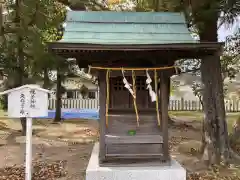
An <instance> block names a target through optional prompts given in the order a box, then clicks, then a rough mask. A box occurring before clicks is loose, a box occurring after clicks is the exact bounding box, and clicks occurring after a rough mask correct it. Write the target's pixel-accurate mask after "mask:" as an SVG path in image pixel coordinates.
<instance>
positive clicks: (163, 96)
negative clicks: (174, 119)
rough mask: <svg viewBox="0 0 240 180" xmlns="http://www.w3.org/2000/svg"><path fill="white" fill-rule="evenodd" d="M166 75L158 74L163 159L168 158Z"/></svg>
mask: <svg viewBox="0 0 240 180" xmlns="http://www.w3.org/2000/svg"><path fill="white" fill-rule="evenodd" d="M167 81H168V80H167V75H166V74H165V73H164V71H163V72H161V75H160V109H161V120H162V123H161V128H162V133H163V155H164V159H165V160H169V158H170V157H169V146H168V91H167V90H168V82H167Z"/></svg>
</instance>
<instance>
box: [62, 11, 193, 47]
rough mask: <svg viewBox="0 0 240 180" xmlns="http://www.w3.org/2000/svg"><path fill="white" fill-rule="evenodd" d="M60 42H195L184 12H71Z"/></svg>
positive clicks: (124, 43) (123, 43)
mask: <svg viewBox="0 0 240 180" xmlns="http://www.w3.org/2000/svg"><path fill="white" fill-rule="evenodd" d="M58 42H64V43H79V44H103V45H106V44H108V45H114V44H120V45H129V44H136V45H140V44H175V43H196V42H197V41H196V40H195V39H194V38H193V37H192V36H191V32H190V31H189V30H188V28H187V23H186V20H185V17H184V15H183V13H174V12H112V11H68V12H67V17H66V26H65V30H64V34H63V37H62V39H61V40H60V41H58Z"/></svg>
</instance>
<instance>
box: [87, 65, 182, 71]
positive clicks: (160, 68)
mask: <svg viewBox="0 0 240 180" xmlns="http://www.w3.org/2000/svg"><path fill="white" fill-rule="evenodd" d="M176 67H178V66H167V67H155V68H122V67H119V68H114V67H113V68H111V67H97V66H96V67H94V66H92V67H91V69H101V70H109V69H111V70H112V71H119V70H123V69H124V70H126V71H145V70H147V69H148V70H164V69H172V68H176Z"/></svg>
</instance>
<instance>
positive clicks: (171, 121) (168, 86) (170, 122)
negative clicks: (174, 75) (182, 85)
mask: <svg viewBox="0 0 240 180" xmlns="http://www.w3.org/2000/svg"><path fill="white" fill-rule="evenodd" d="M166 83H167V93H168V101H167V104H168V106H169V102H170V96H171V92H170V91H171V79H170V76H169V77H167V80H166ZM168 123H169V124H173V123H174V121H173V120H172V119H171V117H170V116H169V114H168Z"/></svg>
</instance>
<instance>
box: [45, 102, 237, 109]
mask: <svg viewBox="0 0 240 180" xmlns="http://www.w3.org/2000/svg"><path fill="white" fill-rule="evenodd" d="M62 108H64V109H98V108H99V100H98V99H62ZM225 108H226V111H227V112H240V100H225ZM49 109H55V99H49ZM168 109H169V110H170V111H202V105H201V103H200V102H199V101H191V100H184V99H180V100H170V102H169V107H168Z"/></svg>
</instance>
